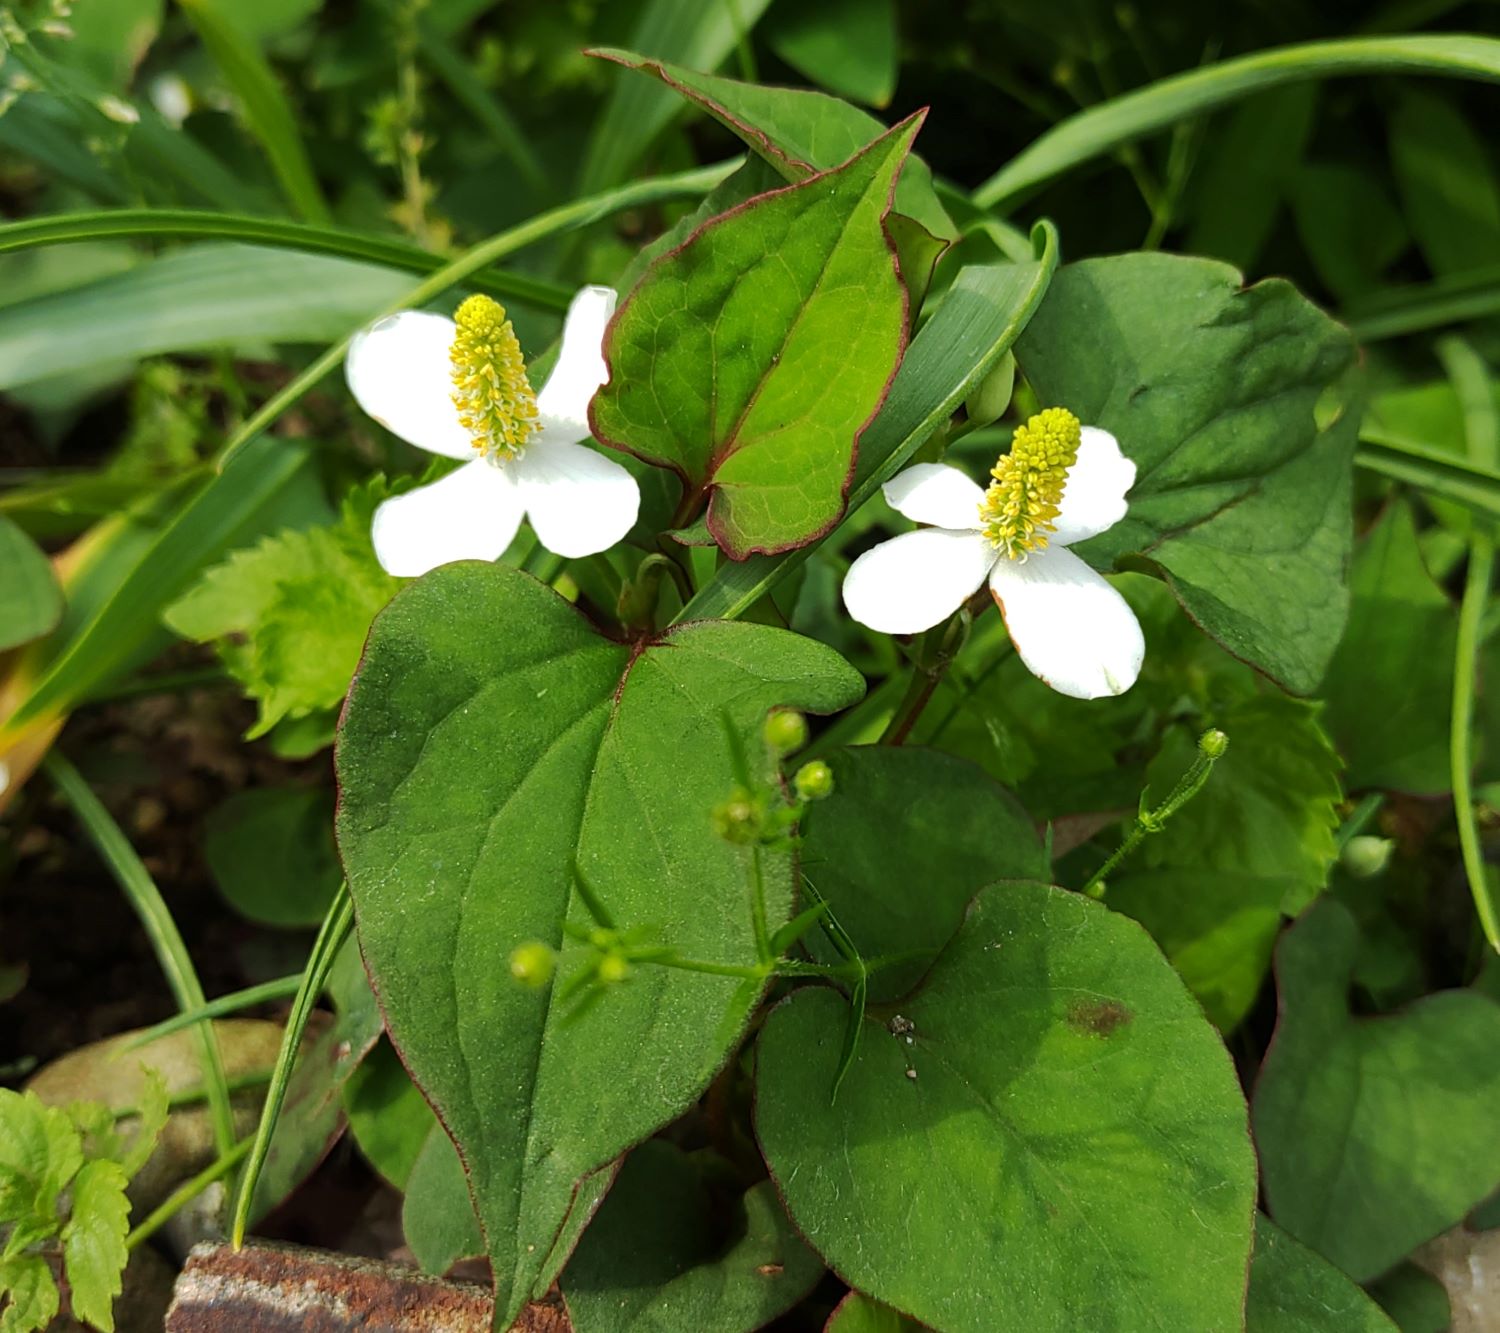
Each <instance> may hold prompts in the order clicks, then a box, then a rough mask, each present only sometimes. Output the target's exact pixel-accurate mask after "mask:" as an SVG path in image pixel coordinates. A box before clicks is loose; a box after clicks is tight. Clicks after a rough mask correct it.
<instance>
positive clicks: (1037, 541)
mask: <svg viewBox="0 0 1500 1333" xmlns="http://www.w3.org/2000/svg"><path fill="white" fill-rule="evenodd" d="M1081 433H1082V427H1081V426H1080V425H1079V422H1078V418H1077V417H1075V416H1074V415H1073V414H1072V413H1071V412H1069V411H1068V409H1067V408H1065V407H1049V408H1047V410H1046V411H1044V412H1038V413H1037V414H1036V415H1035V416H1034V417H1032V418H1031V419H1030V420H1029V421H1027V422H1026V424H1025V425H1023V426H1018V427H1016V433H1015V436H1014V437H1013V438H1012V440H1011V445H1010V452H1009V453H1008V454H1005V455H1004V456H1003V457H1002V458H1001V459H1000V461H999V462H997V463H996V464H995V466H994V467H993V468H991V469H990V476H992V477H993V478H994V481H992V482H991V483H990V487H989V489H988V490H987V491H986V492H985V493H984V503H983V504H981V505H980V506H979V523H980V527H981V529H982V530H983V532H984V535H985V537H986V538H987V539H988V541H989V543H990V545H991V546H993V547H994V548H995V549H996V550H997V551H999V552H1000V554H1001V555H1003V556H1005V557H1007V558H1008V559H1011V560H1024V559H1025V558H1026V556H1027V554H1028V553H1029V552H1031V551H1040V550H1042V549H1043V548H1044V547H1045V546H1046V545H1047V536H1048V534H1049V533H1052V532H1055V531H1056V530H1057V521H1056V520H1057V515H1058V513H1059V510H1060V507H1061V503H1062V494H1063V488H1064V487H1065V486H1066V485H1067V484H1068V469H1069V468H1070V467H1072V466H1073V464H1074V463H1076V462H1077V461H1078V442H1079V439H1080V438H1081Z"/></svg>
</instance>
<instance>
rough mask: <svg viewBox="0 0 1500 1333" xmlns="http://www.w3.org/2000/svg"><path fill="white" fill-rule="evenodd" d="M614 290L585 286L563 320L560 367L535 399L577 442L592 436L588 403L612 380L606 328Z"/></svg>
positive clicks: (547, 421) (543, 414) (552, 421)
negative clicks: (607, 361)
mask: <svg viewBox="0 0 1500 1333" xmlns="http://www.w3.org/2000/svg"><path fill="white" fill-rule="evenodd" d="M615 300H616V297H615V292H614V289H613V288H612V287H584V288H583V289H582V290H580V291H579V293H578V295H577V296H575V297H574V298H573V303H572V304H571V305H570V306H569V307H568V317H567V319H566V320H564V321H563V331H562V347H561V349H560V350H559V351H558V354H557V365H556V367H555V368H554V369H553V371H552V374H551V376H550V377H549V378H548V380H547V383H546V385H545V387H544V388H543V389H542V391H541V392H540V393H539V394H537V396H536V407H537V411H538V412H539V413H540V414H541V417H542V421H543V423H544V424H548V425H561V424H562V423H564V422H566V423H567V424H568V425H569V426H571V427H572V429H573V431H574V434H573V435H572V440H573V441H574V442H576V441H578V440H582V439H586V438H587V437H588V434H589V404H590V403H591V402H592V401H593V399H594V395H595V394H596V393H597V392H598V391H599V386H600V385H602V384H603V383H604V381H605V380H607V379H608V378H609V370H608V368H607V367H606V366H605V364H604V329H605V326H606V325H607V324H608V323H609V320H610V316H611V315H613V314H614V313H615Z"/></svg>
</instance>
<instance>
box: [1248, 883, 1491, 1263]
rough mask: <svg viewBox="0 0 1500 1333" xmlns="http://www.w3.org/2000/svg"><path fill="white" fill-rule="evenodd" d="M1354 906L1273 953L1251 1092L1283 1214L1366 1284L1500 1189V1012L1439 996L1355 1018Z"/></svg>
mask: <svg viewBox="0 0 1500 1333" xmlns="http://www.w3.org/2000/svg"><path fill="white" fill-rule="evenodd" d="M1358 947H1359V930H1358V928H1357V926H1356V925H1355V923H1354V918H1353V917H1352V916H1351V915H1350V913H1349V909H1348V908H1346V907H1345V906H1344V905H1343V904H1342V903H1339V902H1337V901H1335V900H1334V899H1331V898H1323V899H1321V900H1320V901H1319V902H1318V903H1317V904H1316V905H1315V906H1314V907H1313V908H1312V910H1311V911H1309V912H1308V913H1307V914H1306V915H1305V916H1304V917H1303V918H1302V919H1301V920H1300V921H1299V922H1298V923H1297V924H1296V925H1295V926H1294V927H1292V929H1291V930H1289V931H1288V932H1287V933H1286V935H1284V936H1283V937H1282V940H1281V944H1280V946H1279V948H1278V949H1277V953H1276V979H1277V983H1278V986H1279V989H1280V996H1281V1021H1280V1022H1279V1023H1278V1025H1277V1028H1276V1036H1275V1040H1274V1041H1273V1042H1272V1044H1271V1049H1270V1051H1269V1053H1268V1054H1267V1056H1266V1062H1265V1064H1264V1065H1263V1066H1262V1068H1261V1074H1260V1079H1259V1081H1258V1082H1257V1083H1256V1085H1255V1101H1254V1125H1255V1141H1256V1145H1257V1147H1258V1148H1259V1149H1260V1161H1261V1173H1262V1178H1263V1180H1264V1183H1265V1191H1266V1202H1267V1204H1268V1206H1269V1208H1270V1212H1271V1216H1272V1217H1274V1218H1275V1219H1276V1221H1277V1222H1278V1223H1279V1224H1280V1225H1281V1226H1282V1227H1284V1228H1285V1229H1286V1230H1287V1231H1289V1232H1291V1234H1292V1235H1293V1236H1295V1237H1297V1239H1298V1240H1300V1241H1302V1242H1303V1243H1304V1244H1307V1245H1311V1246H1312V1247H1313V1249H1315V1250H1317V1251H1318V1252H1319V1253H1320V1254H1322V1255H1324V1256H1325V1257H1326V1258H1329V1259H1331V1260H1333V1262H1334V1263H1336V1264H1337V1265H1338V1266H1339V1267H1340V1268H1342V1269H1343V1270H1344V1272H1346V1273H1348V1274H1349V1275H1350V1276H1351V1277H1353V1278H1354V1279H1356V1280H1357V1281H1364V1280H1366V1279H1368V1278H1372V1277H1375V1276H1376V1275H1377V1274H1379V1273H1381V1272H1383V1271H1384V1270H1385V1269H1387V1268H1389V1267H1390V1266H1391V1265H1392V1264H1394V1263H1395V1262H1396V1261H1397V1260H1399V1259H1401V1258H1403V1257H1404V1256H1405V1255H1407V1254H1408V1253H1410V1252H1411V1251H1412V1250H1413V1249H1414V1248H1415V1247H1416V1246H1418V1245H1420V1244H1421V1243H1422V1242H1423V1241H1425V1240H1430V1239H1431V1238H1432V1237H1433V1236H1435V1235H1437V1234H1438V1233H1439V1232H1440V1231H1443V1230H1444V1229H1445V1228H1447V1227H1450V1226H1452V1225H1454V1224H1455V1223H1456V1222H1458V1221H1460V1220H1461V1219H1462V1218H1463V1216H1464V1214H1465V1213H1467V1212H1468V1211H1469V1209H1470V1208H1472V1207H1473V1206H1474V1205H1475V1204H1477V1203H1479V1202H1481V1201H1482V1200H1483V1199H1485V1198H1487V1197H1488V1196H1489V1195H1490V1194H1491V1193H1492V1192H1493V1191H1494V1190H1495V1187H1496V1186H1497V1185H1500V1158H1497V1156H1496V1154H1495V1150H1494V1148H1495V1125H1496V1123H1497V1122H1500V1005H1496V1004H1495V1003H1494V1002H1493V1001H1492V1000H1490V999H1487V998H1486V997H1485V996H1483V995H1480V994H1478V993H1477V992H1475V991H1440V992H1438V993H1437V994H1436V995H1428V996H1426V997H1425V998H1423V999H1421V1000H1418V1001H1417V1002H1416V1003H1415V1004H1413V1005H1412V1006H1410V1007H1409V1008H1408V1009H1406V1010H1404V1011H1402V1012H1401V1013H1396V1014H1388V1015H1381V1016H1376V1017H1368V1018H1356V1017H1354V1016H1353V1015H1352V1014H1350V1012H1349V1004H1348V999H1347V995H1346V991H1347V989H1348V986H1349V976H1350V973H1351V971H1352V970H1353V967H1354V962H1355V956H1356V951H1357V949H1358Z"/></svg>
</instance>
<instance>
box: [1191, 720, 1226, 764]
mask: <svg viewBox="0 0 1500 1333" xmlns="http://www.w3.org/2000/svg"><path fill="white" fill-rule="evenodd" d="M1228 748H1229V737H1228V736H1226V735H1225V734H1224V733H1223V732H1222V731H1219V730H1218V729H1217V728H1215V729H1214V730H1213V731H1205V732H1204V733H1203V735H1201V736H1200V737H1198V752H1199V753H1200V754H1201V755H1202V756H1203V757H1204V758H1205V759H1218V758H1220V757H1221V756H1222V755H1223V753H1224V751H1225V750H1227V749H1228Z"/></svg>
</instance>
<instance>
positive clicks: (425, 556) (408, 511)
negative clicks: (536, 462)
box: [370, 459, 522, 578]
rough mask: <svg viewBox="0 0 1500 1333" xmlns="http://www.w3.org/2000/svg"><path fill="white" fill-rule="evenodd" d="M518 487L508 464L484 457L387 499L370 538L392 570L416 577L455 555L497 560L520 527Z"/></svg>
mask: <svg viewBox="0 0 1500 1333" xmlns="http://www.w3.org/2000/svg"><path fill="white" fill-rule="evenodd" d="M521 512H522V502H521V495H520V491H519V489H518V487H517V486H516V483H515V480H514V478H513V477H512V476H511V474H510V469H509V468H508V467H505V466H501V467H495V466H493V465H491V464H490V463H487V462H485V461H484V460H483V459H476V460H475V461H474V462H472V463H469V464H467V465H465V466H464V467H461V468H459V469H458V470H457V471H456V472H450V473H449V474H448V475H447V476H446V477H444V478H443V479H442V480H441V481H435V482H433V483H432V485H430V486H421V487H418V488H417V489H416V490H414V491H408V492H407V493H406V494H405V495H398V496H396V497H395V498H394V499H390V500H387V501H386V502H385V503H384V504H383V505H381V506H380V508H379V509H377V510H376V511H375V521H374V523H373V524H372V525H371V528H370V538H371V540H372V541H373V542H374V544H375V554H376V556H377V557H378V558H379V560H380V564H381V566H382V567H383V568H384V569H385V571H386V573H388V574H395V575H396V576H398V577H400V578H416V577H417V576H418V575H421V574H425V573H426V572H427V571H428V570H429V569H436V568H437V567H438V566H439V565H446V564H448V563H450V562H451V561H454V560H497V559H499V557H500V556H501V555H503V554H504V553H505V548H506V547H507V546H509V545H510V544H511V542H512V541H513V540H514V538H515V535H516V529H517V528H519V527H520V526H521Z"/></svg>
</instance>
